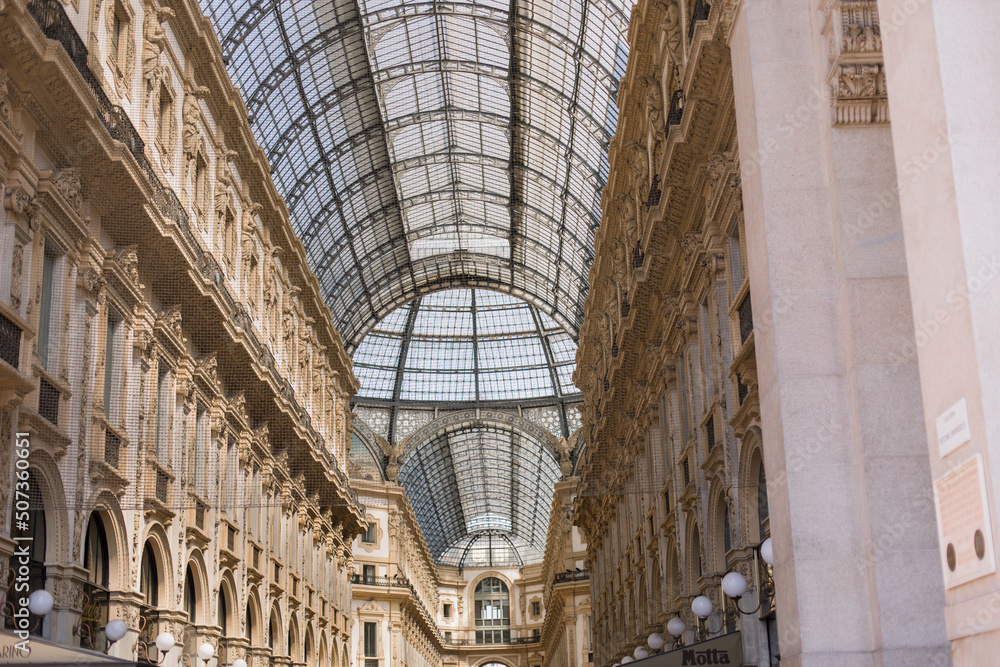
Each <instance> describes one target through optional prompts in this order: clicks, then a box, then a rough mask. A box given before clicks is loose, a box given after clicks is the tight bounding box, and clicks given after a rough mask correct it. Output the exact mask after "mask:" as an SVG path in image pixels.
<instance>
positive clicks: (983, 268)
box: [889, 254, 1000, 366]
mask: <svg viewBox="0 0 1000 667" xmlns="http://www.w3.org/2000/svg"><path fill="white" fill-rule="evenodd" d="M998 274H1000V256H997V255H996V254H994V255H991V256H989V257H987V258H986V259H984V260H983V261H982V262H981V263H980V264H979V266H977V267H975V269H973V270H972V271H970V272H969V273H968V278H967V282H966V283H965V284H958V285H955V286H954V287H952V288H951V290H949V291H948V293H947V294H946V295H945V297H944V303H943V304H942V305H941V306H939V307H938V308H937V309H935V310H934V312H933V313H931V314H930V315H928V316H927V317H926V318H924V319H923V320H922V321H921V322H919V323H917V324H916V327H915V331H914V336H913V339H912V340H907V341H904V342H903V343H902V344H901V345H900V347H899V349H898V350H895V351H894V352H893V353H892V354H891V355H889V363H890V364H892V365H893V366H900V365H903V364H909V363H913V362H914V361H915V360H916V358H917V353H918V351H919V350H920V348H922V347H924V346H925V345H927V344H928V343H930V342H931V341H932V340H934V338H935V337H936V336H937V335H938V334H939V333H940V332H941V330H942V328H943V327H946V326H947V325H948V324H949V323H950V322H951V321H952V318H953V317H954V316H955V315H956V313H958V312H959V310H961V309H964V308H965V307H967V306H968V304H969V302H970V301H971V300H972V297H973V296H975V295H976V294H977V293H978V292H980V291H982V290H983V289H984V288H985V287H986V286H987V285H989V284H990V283H992V282H993V281H994V280H995V279H996V277H997V275H998Z"/></svg>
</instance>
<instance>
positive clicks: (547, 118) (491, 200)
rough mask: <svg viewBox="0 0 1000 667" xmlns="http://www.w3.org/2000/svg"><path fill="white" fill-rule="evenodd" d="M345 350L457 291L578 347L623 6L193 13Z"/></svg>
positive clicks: (361, 0) (519, 0) (261, 0)
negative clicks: (483, 297) (539, 316)
mask: <svg viewBox="0 0 1000 667" xmlns="http://www.w3.org/2000/svg"><path fill="white" fill-rule="evenodd" d="M202 6H203V8H204V10H205V12H206V14H207V15H208V16H209V17H210V18H211V19H212V21H213V22H214V24H215V28H216V31H217V33H218V35H219V41H220V43H221V46H222V53H223V56H224V57H225V58H227V59H228V63H229V65H228V67H229V72H230V75H231V77H232V79H233V81H234V82H235V83H236V85H237V86H238V87H239V88H240V89H241V90H242V92H243V95H244V99H245V102H246V106H247V109H248V111H249V114H250V116H251V118H252V119H253V123H254V131H255V133H256V136H257V139H258V141H259V142H260V144H261V145H262V146H263V148H264V149H265V151H266V152H267V155H268V157H269V159H270V161H271V164H272V167H273V170H274V180H275V183H276V184H277V186H278V189H279V191H280V192H281V193H282V194H283V196H284V197H285V200H286V202H287V204H288V207H289V210H290V211H291V215H292V223H293V225H294V226H295V229H296V231H297V233H298V234H299V236H300V237H301V238H302V241H303V243H304V244H305V247H306V250H307V253H308V258H309V261H310V264H311V266H312V269H313V271H314V272H315V273H316V275H317V276H318V278H319V280H320V283H321V284H322V286H323V290H324V295H325V297H326V299H327V302H328V303H329V305H330V309H331V311H332V313H333V317H334V321H335V323H336V324H337V326H338V329H339V330H340V332H341V334H342V335H343V336H344V340H345V343H346V345H347V348H348V351H349V352H351V351H353V349H354V348H355V347H356V346H357V344H358V343H359V341H360V340H361V338H362V337H363V336H364V334H365V332H366V331H367V330H368V328H370V327H371V326H372V325H374V324H375V323H376V322H378V321H379V320H380V319H382V318H383V317H385V316H386V315H387V314H388V313H390V312H391V311H393V310H394V309H395V308H397V307H399V306H400V305H403V304H405V303H408V302H410V301H411V300H412V299H413V298H415V297H417V296H420V295H423V294H426V293H429V292H432V291H434V290H438V289H441V288H442V287H447V286H459V285H466V286H469V285H479V286H488V287H493V288H496V289H500V290H502V291H505V292H508V293H511V294H516V295H519V296H523V297H524V298H525V299H527V300H529V301H531V302H532V303H534V304H535V305H537V306H538V307H539V308H540V309H541V310H542V311H544V312H545V313H546V314H548V315H550V316H551V317H552V318H553V319H554V320H556V321H557V322H559V323H560V324H562V325H563V326H564V327H565V328H566V329H567V330H568V331H570V332H573V334H574V335H575V333H576V331H577V330H578V327H579V324H580V322H581V320H582V306H583V302H584V298H585V297H586V292H587V287H588V286H587V280H586V273H587V269H588V267H589V264H590V262H591V261H592V259H593V239H594V231H595V229H596V227H597V225H598V223H599V215H600V214H599V199H600V193H601V189H602V187H603V186H604V183H605V179H606V177H607V162H606V153H607V144H608V141H609V140H610V137H611V135H612V134H613V132H614V128H615V124H616V122H617V113H618V112H617V108H616V107H615V104H614V101H613V97H614V94H615V93H616V87H617V81H618V80H619V78H620V77H621V76H622V75H623V74H624V69H625V63H626V61H627V55H628V54H627V49H626V46H625V45H626V41H625V30H626V28H627V21H628V15H627V12H626V11H625V5H624V2H623V0H514V1H512V2H511V1H508V0H467V1H463V0H456V1H451V2H447V3H438V2H428V1H405V2H399V1H398V0H312V1H308V2H303V1H298V0H293V1H287V0H255V1H251V0H202Z"/></svg>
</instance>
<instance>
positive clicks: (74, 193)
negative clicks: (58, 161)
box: [52, 167, 83, 213]
mask: <svg viewBox="0 0 1000 667" xmlns="http://www.w3.org/2000/svg"><path fill="white" fill-rule="evenodd" d="M52 184H53V185H55V187H56V190H57V191H58V192H59V194H61V195H62V196H63V198H64V199H66V201H67V202H69V205H70V206H72V207H73V210H74V211H76V212H77V213H80V212H82V210H83V195H82V194H81V192H80V191H81V190H82V187H83V186H82V183H81V181H80V170H79V169H78V168H76V167H72V168H70V169H64V170H63V171H61V172H59V173H58V174H57V175H56V176H55V177H54V178H53V179H52Z"/></svg>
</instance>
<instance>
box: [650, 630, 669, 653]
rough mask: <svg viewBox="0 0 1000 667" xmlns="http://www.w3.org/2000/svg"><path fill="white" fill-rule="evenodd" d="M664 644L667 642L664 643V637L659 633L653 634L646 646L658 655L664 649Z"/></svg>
mask: <svg viewBox="0 0 1000 667" xmlns="http://www.w3.org/2000/svg"><path fill="white" fill-rule="evenodd" d="M664 643H665V642H664V641H663V635H661V634H660V633H659V632H654V633H653V634H651V635H649V637H648V638H647V639H646V644H647V645H648V646H649V649H650V650H651V651H654V652H656V653H659V652H660V650H661V649H662V648H663V644H664Z"/></svg>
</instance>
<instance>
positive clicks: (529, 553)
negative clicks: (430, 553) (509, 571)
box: [438, 530, 542, 568]
mask: <svg viewBox="0 0 1000 667" xmlns="http://www.w3.org/2000/svg"><path fill="white" fill-rule="evenodd" d="M541 560H542V552H541V551H540V550H539V549H538V548H537V547H535V546H534V545H532V544H530V543H529V542H528V541H527V540H525V539H524V538H522V537H520V536H519V535H512V534H510V533H507V532H504V531H496V530H483V531H479V532H476V533H471V534H469V535H467V536H466V537H465V538H463V539H461V540H459V541H458V542H457V543H456V544H454V545H452V546H451V547H449V548H448V550H447V551H445V552H444V553H443V554H441V557H440V558H439V559H438V561H439V562H440V563H442V564H444V565H453V566H457V567H463V568H475V567H520V566H522V565H525V564H529V563H537V562H541Z"/></svg>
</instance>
